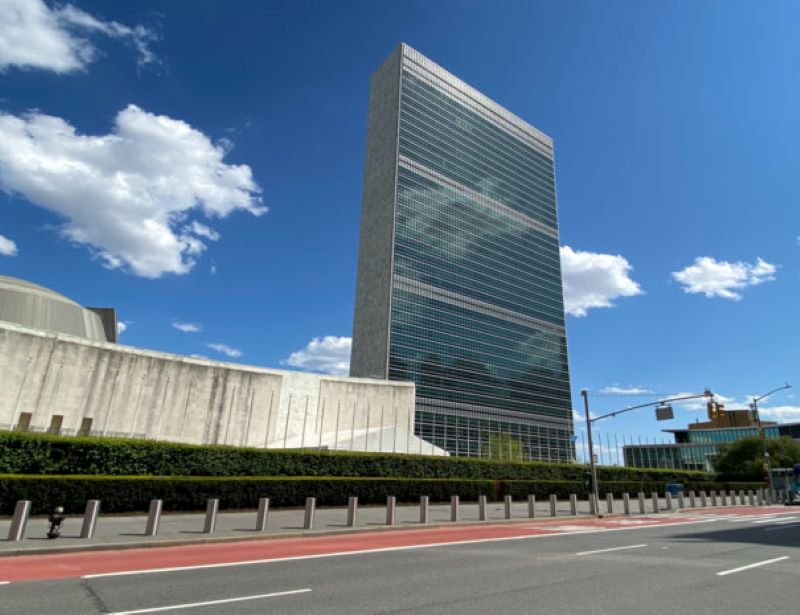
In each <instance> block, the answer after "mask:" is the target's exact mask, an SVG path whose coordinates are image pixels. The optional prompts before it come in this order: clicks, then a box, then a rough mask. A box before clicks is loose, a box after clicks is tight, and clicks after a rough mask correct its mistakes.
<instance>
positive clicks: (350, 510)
mask: <svg viewBox="0 0 800 615" xmlns="http://www.w3.org/2000/svg"><path fill="white" fill-rule="evenodd" d="M357 521H358V497H356V496H352V495H351V496H350V497H349V498H347V527H355V526H356V523H357Z"/></svg>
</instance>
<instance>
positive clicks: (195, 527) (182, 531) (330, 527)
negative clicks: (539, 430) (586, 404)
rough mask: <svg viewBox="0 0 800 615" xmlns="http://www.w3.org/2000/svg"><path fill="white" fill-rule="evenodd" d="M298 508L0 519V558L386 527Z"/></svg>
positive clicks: (442, 512) (491, 507)
mask: <svg viewBox="0 0 800 615" xmlns="http://www.w3.org/2000/svg"><path fill="white" fill-rule="evenodd" d="M651 506H652V504H651V502H650V500H649V499H648V501H647V510H648V512H649V513H651V514H652V508H651ZM459 508H460V515H461V521H460V522H461V523H464V524H471V523H479V522H480V523H485V522H481V521H480V520H479V518H478V504H477V502H475V501H462V502H461V505H460V507H459ZM660 508H661V510H665V502H664V500H663V499H662V500H661V501H660ZM600 510H601V512H602V513H606V503H605V501H603V502H601V504H600ZM638 510H639V509H638V503H637V502H636V501H635V500H632V501H631V511H632V512H634V511H635V512H637V513H638ZM614 512H615V513H621V512H622V501H621V500H617V501H615V503H614ZM557 513H558V516H559V517H562V518H574V517H572V516H571V514H570V505H569V501H568V500H559V501H558V506H557ZM304 514H305V511H304V510H303V509H297V508H291V509H286V508H284V509H274V510H270V513H269V519H268V523H267V530H266V531H265V532H256V531H255V524H256V512H255V510H252V511H246V512H241V511H236V512H220V513H219V514H218V515H217V523H216V529H215V531H214V533H213V534H205V533H203V525H204V521H205V513H190V514H187V513H164V514H163V515H162V516H161V521H160V523H159V528H158V535H157V536H156V537H152V538H151V537H149V536H145V535H144V531H145V525H146V523H147V515H146V514H138V515H107V516H104V515H103V514H102V504H101V508H100V516H99V518H98V520H97V526H96V530H95V535H94V537H93V538H90V539H86V538H79V534H80V529H81V523H82V517H81V516H80V515H72V516H69V517H68V518H67V519H66V521H65V522H64V524H63V526H62V532H61V537H60V538H57V539H55V540H50V539H48V538H47V536H46V534H47V530H48V522H47V518H46V517H41V516H39V517H32V518H31V519H30V520H29V521H28V525H27V529H26V532H25V537H24V538H23V539H22V540H21V541H19V542H10V541H8V540H6V537H7V536H8V531H9V528H10V526H11V519H10V518H8V517H6V518H3V519H0V557H2V556H8V555H18V554H23V553H24V554H34V553H37V552H39V553H53V552H64V551H73V550H75V551H78V550H94V549H103V548H106V549H108V548H126V547H146V546H165V545H168V544H169V545H173V544H192V543H203V542H217V541H220V542H221V541H234V540H253V539H264V538H270V537H278V536H291V535H295V536H310V535H324V534H330V533H344V532H356V531H364V530H379V529H382V528H388V527H389V526H387V525H386V507H385V506H380V505H378V506H374V505H371V506H360V507H359V509H358V518H357V523H356V525H355V527H352V528H351V527H347V508H345V507H337V508H317V510H316V513H315V516H314V529H313V530H304V529H303V520H304ZM589 514H590V513H589V502H588V501H586V500H582V501H581V500H579V501H578V515H579V516H588V515H589ZM419 516H420V512H419V505H416V504H410V505H408V504H398V506H397V513H396V525H394V526H392V529H402V528H405V529H413V528H419V527H423V526H422V525H421V524H420V521H419ZM487 517H488V519H487V521H489V522H493V523H494V522H503V521H506V520H505V507H504V505H503V503H502V502H489V503H488V505H487ZM548 519H553V517H551V516H550V502H549V500H546V501H537V502H536V520H539V521H541V520H548ZM512 521H530V518H529V517H528V504H527V502H523V501H518V502H514V505H513V507H512ZM437 525H454V523H453V522H451V520H450V505H449V504H431V505H430V515H429V523H428V527H430V526H437Z"/></svg>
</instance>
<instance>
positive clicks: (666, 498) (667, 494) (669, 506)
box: [664, 491, 672, 510]
mask: <svg viewBox="0 0 800 615" xmlns="http://www.w3.org/2000/svg"><path fill="white" fill-rule="evenodd" d="M664 501H665V502H666V507H667V510H672V494H671V493H670V492H669V491H665V492H664Z"/></svg>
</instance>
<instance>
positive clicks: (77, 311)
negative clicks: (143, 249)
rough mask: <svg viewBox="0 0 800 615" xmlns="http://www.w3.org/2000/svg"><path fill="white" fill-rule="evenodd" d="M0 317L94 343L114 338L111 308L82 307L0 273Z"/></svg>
mask: <svg viewBox="0 0 800 615" xmlns="http://www.w3.org/2000/svg"><path fill="white" fill-rule="evenodd" d="M0 320H2V321H6V322H10V323H14V324H17V325H20V326H22V327H28V328H31V329H42V330H44V331H51V332H53V333H65V334H68V335H75V336H78V337H82V338H85V339H88V340H92V341H96V342H116V341H117V331H116V328H117V323H116V313H115V311H114V310H113V309H112V308H85V307H83V306H82V305H80V304H78V303H76V302H75V301H73V300H72V299H69V298H67V297H65V296H64V295H62V294H60V293H57V292H55V291H53V290H50V289H49V288H45V287H44V286H39V285H38V284H33V283H32V282H28V281H26V280H20V279H18V278H11V277H7V276H3V275H0Z"/></svg>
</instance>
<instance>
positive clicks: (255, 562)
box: [80, 519, 709, 579]
mask: <svg viewBox="0 0 800 615" xmlns="http://www.w3.org/2000/svg"><path fill="white" fill-rule="evenodd" d="M708 522H709V520H708V519H702V520H693V521H676V522H674V523H653V524H651V525H635V526H631V527H609V528H597V529H594V530H589V531H588V532H574V533H570V532H550V533H549V534H526V535H524V536H501V537H498V538H475V539H472V540H454V541H450V542H433V543H428V544H419V545H404V546H401V547H380V548H376V549H357V550H354V551H338V552H336V553H318V554H315V555H291V556H289V557H269V558H264V559H254V560H246V561H241V562H223V563H219V564H195V565H193V566H173V567H171V568H150V569H146V570H125V571H122V572H101V573H97V574H85V575H83V576H81V577H80V578H81V579H102V578H105V577H124V576H131V575H136V574H158V573H164V572H182V571H186V570H203V569H206V568H233V567H236V566H256V565H259V564H271V563H273V562H275V563H277V562H294V561H300V560H307V559H323V558H328V557H344V556H348V555H369V554H371V553H389V552H392V551H411V550H414V549H430V548H434V547H453V546H458V545H472V544H480V543H484V542H507V541H511V540H530V539H533V538H555V537H559V536H576V535H581V534H603V533H605V532H624V531H629V530H642V529H650V528H669V527H677V526H681V525H697V524H698V523H708ZM531 527H537V528H538V527H539V526H531ZM541 529H546V528H541Z"/></svg>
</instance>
